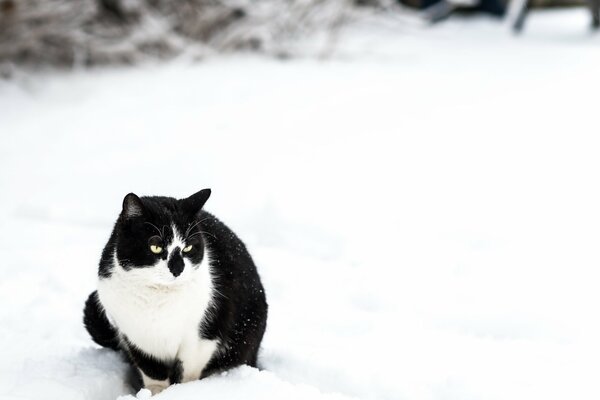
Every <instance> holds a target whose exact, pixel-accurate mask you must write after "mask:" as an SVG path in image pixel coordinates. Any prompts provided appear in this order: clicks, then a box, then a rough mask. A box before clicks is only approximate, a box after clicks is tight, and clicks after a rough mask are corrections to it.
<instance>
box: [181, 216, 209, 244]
mask: <svg viewBox="0 0 600 400" xmlns="http://www.w3.org/2000/svg"><path fill="white" fill-rule="evenodd" d="M207 219H208V218H204V219H201V220H200V221H196V222H195V223H194V224H192V225H190V226H189V227H188V228H187V230H186V231H185V240H188V239H189V238H190V237H189V236H188V235H189V234H190V232H191V231H192V229H194V228H195V227H196V226H198V225H199V224H200V223H202V222H204V221H206V220H207Z"/></svg>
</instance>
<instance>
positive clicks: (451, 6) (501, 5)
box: [400, 0, 506, 22]
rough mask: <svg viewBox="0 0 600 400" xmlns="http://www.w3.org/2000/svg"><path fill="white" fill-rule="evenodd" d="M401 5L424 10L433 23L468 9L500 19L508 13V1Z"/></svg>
mask: <svg viewBox="0 0 600 400" xmlns="http://www.w3.org/2000/svg"><path fill="white" fill-rule="evenodd" d="M400 3H402V4H404V5H407V6H409V7H413V8H417V9H419V10H423V11H424V13H425V17H426V18H427V19H428V20H429V21H431V22H436V21H440V20H442V19H444V18H445V17H447V16H448V15H450V13H452V11H455V10H467V9H468V10H469V11H476V12H485V13H489V14H492V15H495V16H500V17H501V16H503V15H504V13H505V11H506V0H473V1H472V0H400Z"/></svg>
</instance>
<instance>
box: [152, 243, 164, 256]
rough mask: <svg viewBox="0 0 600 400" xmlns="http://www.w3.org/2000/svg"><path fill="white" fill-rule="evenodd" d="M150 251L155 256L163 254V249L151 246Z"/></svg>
mask: <svg viewBox="0 0 600 400" xmlns="http://www.w3.org/2000/svg"><path fill="white" fill-rule="evenodd" d="M150 251H151V252H153V253H154V254H160V253H162V247H160V246H156V245H154V244H151V245H150Z"/></svg>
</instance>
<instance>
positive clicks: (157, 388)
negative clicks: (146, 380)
mask: <svg viewBox="0 0 600 400" xmlns="http://www.w3.org/2000/svg"><path fill="white" fill-rule="evenodd" d="M168 386H169V385H166V384H165V385H163V384H160V383H154V384H150V385H148V386H146V389H148V390H149V391H150V392H151V393H152V396H155V395H157V394H159V393H160V392H162V391H163V390H165V389H166V388H167V387H168Z"/></svg>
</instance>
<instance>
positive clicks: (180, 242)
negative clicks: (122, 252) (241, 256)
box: [114, 225, 206, 286]
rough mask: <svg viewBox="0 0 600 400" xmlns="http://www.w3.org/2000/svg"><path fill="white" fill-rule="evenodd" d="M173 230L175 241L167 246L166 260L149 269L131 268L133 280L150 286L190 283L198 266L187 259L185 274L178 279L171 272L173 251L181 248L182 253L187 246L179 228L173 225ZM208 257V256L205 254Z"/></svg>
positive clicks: (115, 261)
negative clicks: (170, 265) (170, 262)
mask: <svg viewBox="0 0 600 400" xmlns="http://www.w3.org/2000/svg"><path fill="white" fill-rule="evenodd" d="M171 229H172V230H173V240H172V241H171V243H170V244H169V245H168V246H167V248H166V249H164V251H166V252H167V259H166V260H162V259H160V260H158V261H157V262H156V263H155V264H154V265H150V266H147V267H137V268H131V269H130V270H129V271H128V273H129V274H130V275H131V278H132V279H135V280H136V281H138V282H139V283H140V284H142V283H143V282H146V283H147V284H148V285H166V286H170V285H181V284H184V283H185V282H188V281H189V280H190V279H191V276H192V274H193V270H194V269H197V267H198V266H197V265H193V264H192V263H191V261H190V260H189V259H188V258H187V257H183V265H184V269H183V272H182V273H181V274H180V275H178V276H177V277H176V276H174V275H173V274H172V273H171V271H170V270H169V266H168V263H169V260H170V259H171V257H172V256H173V250H174V249H175V248H176V247H179V249H180V251H181V250H182V249H183V248H184V247H185V246H186V244H185V241H184V238H183V237H182V235H181V233H180V232H179V231H178V230H177V228H176V227H175V226H174V225H172V226H171ZM205 257H206V254H205ZM114 263H115V265H119V260H118V259H117V257H116V254H115V256H114Z"/></svg>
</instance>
